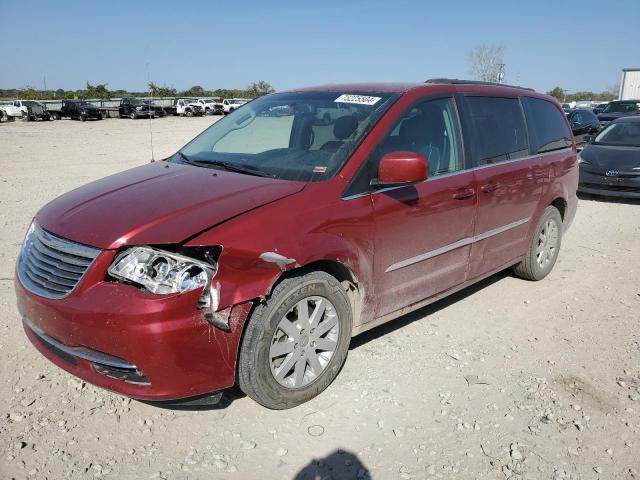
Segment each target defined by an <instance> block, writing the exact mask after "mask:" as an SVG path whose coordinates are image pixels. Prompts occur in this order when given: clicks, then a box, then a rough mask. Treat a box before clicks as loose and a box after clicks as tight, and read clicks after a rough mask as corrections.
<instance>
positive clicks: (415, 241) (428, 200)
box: [369, 97, 477, 317]
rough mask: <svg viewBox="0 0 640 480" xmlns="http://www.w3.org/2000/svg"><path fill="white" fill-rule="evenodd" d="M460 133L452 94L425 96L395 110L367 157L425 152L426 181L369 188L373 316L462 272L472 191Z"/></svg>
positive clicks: (444, 285) (460, 278)
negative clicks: (388, 129)
mask: <svg viewBox="0 0 640 480" xmlns="http://www.w3.org/2000/svg"><path fill="white" fill-rule="evenodd" d="M460 135H461V134H460V128H459V122H458V115H457V111H456V105H455V102H454V100H453V98H451V97H446V98H438V99H432V100H425V101H423V102H421V103H418V104H416V105H414V106H413V107H411V108H410V109H409V110H408V111H406V112H405V113H404V114H403V115H402V116H401V117H400V119H399V121H398V123H397V124H396V126H395V128H394V129H393V130H392V131H391V133H390V134H389V135H388V136H387V137H386V138H385V139H384V140H383V141H382V142H381V144H380V145H379V146H378V147H377V149H376V151H375V152H374V154H373V155H372V158H371V159H370V163H371V165H369V168H371V169H372V171H377V164H378V163H379V161H380V158H382V156H383V155H385V154H387V153H391V152H393V151H415V152H418V153H421V154H423V155H425V157H427V159H428V160H429V178H428V179H427V180H426V181H424V182H421V183H419V184H416V185H408V186H402V187H398V188H391V189H382V190H380V191H378V192H375V193H373V194H372V195H371V199H372V203H373V207H374V215H375V261H374V276H375V292H376V297H377V300H378V304H377V316H378V317H380V316H383V315H385V314H387V313H391V312H394V311H397V310H399V309H401V308H403V307H405V306H408V305H411V304H414V303H416V302H419V301H421V300H423V299H425V298H428V297H431V296H433V295H435V294H437V293H440V292H442V291H444V290H447V289H449V288H451V287H453V286H455V285H458V284H460V283H462V282H464V281H465V279H466V272H467V262H468V258H469V252H470V248H471V247H470V238H471V237H472V236H473V225H474V217H475V212H476V198H477V193H476V188H475V182H474V177H473V172H472V171H470V170H468V168H467V165H466V164H465V159H464V154H463V150H462V142H461V136H460Z"/></svg>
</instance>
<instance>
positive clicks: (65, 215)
mask: <svg viewBox="0 0 640 480" xmlns="http://www.w3.org/2000/svg"><path fill="white" fill-rule="evenodd" d="M304 185H305V183H304V182H293V181H287V180H275V179H271V178H264V177H257V176H251V175H243V174H239V173H234V172H227V171H223V170H214V169H207V168H201V167H195V166H192V165H182V164H176V163H169V162H155V163H150V164H147V165H144V166H141V167H137V168H134V169H131V170H127V171H125V172H122V173H118V174H116V175H112V176H110V177H106V178H103V179H101V180H98V181H96V182H92V183H89V184H87V185H84V186H82V187H80V188H77V189H76V190H72V191H71V192H68V193H66V194H64V195H62V196H60V197H58V198H56V199H55V200H53V201H52V202H50V203H48V204H47V205H45V206H44V207H43V208H42V209H41V210H40V211H39V212H38V214H37V215H36V221H37V222H38V224H39V225H41V226H42V227H43V228H44V229H46V230H48V231H50V232H52V233H54V234H56V235H58V236H61V237H64V238H67V239H69V240H73V241H76V242H79V243H83V244H86V245H91V246H94V247H98V248H104V249H112V248H119V247H121V246H123V245H140V244H171V243H179V242H182V241H184V240H185V239H187V238H189V237H191V236H193V235H196V234H198V233H200V232H202V231H204V230H207V229H209V228H211V227H213V226H215V225H218V224H220V223H222V222H224V221H226V220H228V219H230V218H233V217H235V216H237V215H240V214H242V213H244V212H247V211H249V210H252V209H254V208H257V207H260V206H262V205H265V204H267V203H270V202H273V201H275V200H278V199H280V198H284V197H286V196H289V195H292V194H294V193H296V192H299V191H300V190H302V189H303V188H304Z"/></svg>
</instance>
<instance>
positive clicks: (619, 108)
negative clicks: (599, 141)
mask: <svg viewBox="0 0 640 480" xmlns="http://www.w3.org/2000/svg"><path fill="white" fill-rule="evenodd" d="M639 114H640V100H616V101H613V102H609V104H608V105H607V106H606V107H605V108H604V110H603V111H602V113H600V114H599V115H598V120H600V125H602V126H603V127H604V126H606V125H607V124H609V123H610V122H613V121H614V120H617V119H618V118H621V117H628V116H629V115H639Z"/></svg>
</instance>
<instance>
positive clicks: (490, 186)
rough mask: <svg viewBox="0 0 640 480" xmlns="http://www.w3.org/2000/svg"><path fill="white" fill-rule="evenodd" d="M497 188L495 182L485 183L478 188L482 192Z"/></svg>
mask: <svg viewBox="0 0 640 480" xmlns="http://www.w3.org/2000/svg"><path fill="white" fill-rule="evenodd" d="M497 189H498V184H497V183H487V184H485V185H483V186H482V187H480V190H482V191H483V192H484V193H491V192H495V191H496V190H497Z"/></svg>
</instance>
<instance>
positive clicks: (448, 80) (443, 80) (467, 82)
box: [424, 78, 535, 92]
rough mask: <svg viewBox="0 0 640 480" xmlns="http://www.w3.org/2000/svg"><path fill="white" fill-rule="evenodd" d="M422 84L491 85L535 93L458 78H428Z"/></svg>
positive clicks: (514, 86)
mask: <svg viewBox="0 0 640 480" xmlns="http://www.w3.org/2000/svg"><path fill="white" fill-rule="evenodd" d="M424 83H447V84H451V85H491V86H494V87H509V88H519V89H520V90H528V91H530V92H535V90H534V89H533V88H527V87H521V86H519V85H506V84H504V83H495V82H483V81H480V80H460V79H459V78H430V79H429V80H427V81H425V82H424Z"/></svg>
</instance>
